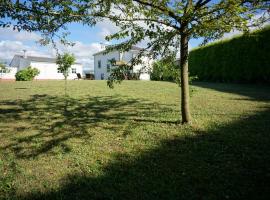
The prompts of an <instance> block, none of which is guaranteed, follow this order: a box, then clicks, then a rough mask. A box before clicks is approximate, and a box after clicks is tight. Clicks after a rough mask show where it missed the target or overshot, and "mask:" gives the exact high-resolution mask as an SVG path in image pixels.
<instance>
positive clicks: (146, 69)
mask: <svg viewBox="0 0 270 200" xmlns="http://www.w3.org/2000/svg"><path fill="white" fill-rule="evenodd" d="M140 50H141V48H139V47H135V46H133V47H132V48H131V50H129V51H128V52H120V51H118V50H115V51H112V52H109V53H107V54H104V53H105V51H104V50H103V51H100V52H97V53H95V54H93V56H94V73H95V79H96V80H103V79H105V80H106V79H108V77H109V75H110V70H111V68H112V66H111V64H110V61H111V60H112V59H113V60H115V61H116V62H117V61H121V62H124V63H130V61H131V60H132V58H133V57H135V56H136V55H137V54H138V53H139V52H140ZM152 63H153V60H152V59H151V58H148V57H143V58H142V64H139V65H136V66H133V71H132V72H133V73H138V72H139V71H141V73H140V77H139V78H140V80H150V69H151V66H152Z"/></svg>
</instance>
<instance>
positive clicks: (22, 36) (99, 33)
mask: <svg viewBox="0 0 270 200" xmlns="http://www.w3.org/2000/svg"><path fill="white" fill-rule="evenodd" d="M68 30H69V31H70V32H71V34H70V36H69V39H70V40H71V41H73V42H75V43H76V45H75V46H74V47H72V48H71V47H68V48H65V49H64V50H65V51H69V52H71V53H73V54H74V55H75V56H76V59H77V61H78V62H81V63H83V65H84V67H86V68H93V56H92V55H93V54H94V53H96V52H98V51H100V50H101V45H100V43H105V42H106V40H105V36H106V35H108V34H112V33H114V32H116V31H117V28H116V27H115V26H114V25H113V24H112V23H111V22H109V21H103V22H99V23H98V24H97V25H96V26H94V27H89V26H83V25H81V24H76V23H72V24H70V25H68ZM39 39H40V35H39V33H28V32H25V31H21V32H17V31H13V30H12V28H5V29H3V28H0V59H1V60H6V61H7V62H9V61H10V60H11V59H12V58H13V56H14V55H15V54H22V53H23V51H22V50H23V49H26V50H27V54H28V55H32V56H50V57H53V56H55V51H54V50H53V49H52V48H51V47H50V46H48V47H42V46H40V45H39V44H38V43H37V41H38V40H39ZM199 43H200V40H191V41H190V47H191V48H193V47H196V46H198V44H199Z"/></svg>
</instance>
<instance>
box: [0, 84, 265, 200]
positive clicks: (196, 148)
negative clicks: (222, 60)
mask: <svg viewBox="0 0 270 200" xmlns="http://www.w3.org/2000/svg"><path fill="white" fill-rule="evenodd" d="M63 89H64V82H63V81H39V82H36V81H34V82H0V199H269V198H270V88H269V87H267V86H251V85H234V84H217V83H196V84H195V85H194V86H193V90H194V91H193V92H192V95H191V111H192V116H193V123H192V124H191V125H181V124H180V123H179V119H180V114H179V113H180V111H179V110H180V106H179V104H180V101H179V99H180V96H179V95H180V90H179V88H178V87H177V86H176V85H175V84H173V83H167V82H144V81H126V82H123V84H121V85H119V86H118V85H117V86H116V87H115V89H113V90H112V89H109V88H108V87H107V86H106V82H105V81H69V82H68V97H67V98H65V97H64V90H63Z"/></svg>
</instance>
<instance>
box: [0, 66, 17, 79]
mask: <svg viewBox="0 0 270 200" xmlns="http://www.w3.org/2000/svg"><path fill="white" fill-rule="evenodd" d="M8 70H9V71H8V73H0V78H1V79H12V80H15V74H16V73H17V67H8Z"/></svg>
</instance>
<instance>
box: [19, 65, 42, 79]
mask: <svg viewBox="0 0 270 200" xmlns="http://www.w3.org/2000/svg"><path fill="white" fill-rule="evenodd" d="M38 74H39V70H38V69H36V68H31V67H30V66H29V67H27V68H25V69H23V70H20V71H18V72H17V73H16V75H15V77H16V81H32V80H33V79H34V78H35V76H37V75H38Z"/></svg>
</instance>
